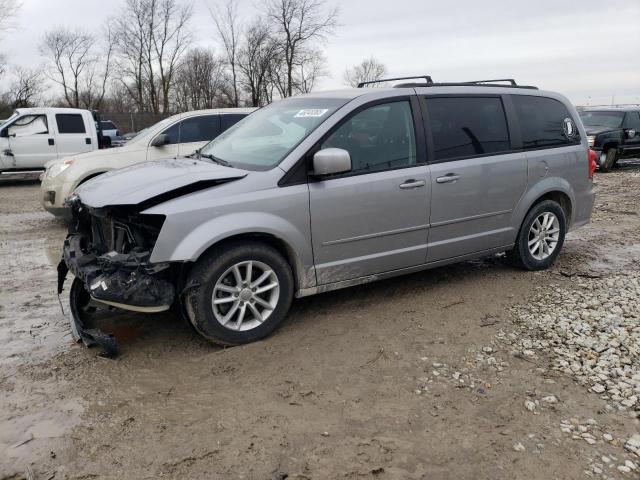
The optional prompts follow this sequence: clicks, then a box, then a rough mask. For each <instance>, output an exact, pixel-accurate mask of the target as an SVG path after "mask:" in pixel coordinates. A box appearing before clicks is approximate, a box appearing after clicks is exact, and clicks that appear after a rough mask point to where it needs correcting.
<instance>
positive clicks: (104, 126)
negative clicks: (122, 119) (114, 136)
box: [100, 122, 116, 130]
mask: <svg viewBox="0 0 640 480" xmlns="http://www.w3.org/2000/svg"><path fill="white" fill-rule="evenodd" d="M100 126H101V127H102V129H103V130H116V126H115V125H114V124H113V123H111V122H100Z"/></svg>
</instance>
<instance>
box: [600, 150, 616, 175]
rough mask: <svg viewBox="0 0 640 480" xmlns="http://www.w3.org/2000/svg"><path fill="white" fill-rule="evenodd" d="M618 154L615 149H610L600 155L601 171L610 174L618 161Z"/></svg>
mask: <svg viewBox="0 0 640 480" xmlns="http://www.w3.org/2000/svg"><path fill="white" fill-rule="evenodd" d="M617 157H618V152H617V150H616V149H615V148H608V149H607V150H603V151H602V153H600V171H602V172H610V171H611V169H612V168H613V166H614V165H615V164H616V162H617V161H618V158H617Z"/></svg>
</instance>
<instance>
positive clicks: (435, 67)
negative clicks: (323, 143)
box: [0, 0, 640, 105]
mask: <svg viewBox="0 0 640 480" xmlns="http://www.w3.org/2000/svg"><path fill="white" fill-rule="evenodd" d="M215 2H216V0H194V1H193V3H194V19H193V23H192V28H193V30H194V33H195V38H197V40H198V43H199V44H201V45H210V46H213V45H214V43H215V35H214V30H213V26H212V22H211V17H210V15H209V12H208V8H207V6H208V5H213V4H215ZM239 2H240V11H241V13H242V15H243V17H245V18H246V19H247V20H248V19H250V18H252V17H253V16H255V15H257V13H258V8H259V5H260V2H259V1H256V0H239ZM329 2H330V3H333V4H336V5H339V6H340V23H341V26H340V27H339V28H338V29H337V31H336V35H335V36H333V37H332V38H330V39H329V40H328V41H327V42H326V44H325V45H324V48H325V52H326V56H327V63H328V68H329V71H330V72H331V76H330V77H329V78H326V79H324V80H323V82H322V84H321V85H320V88H321V89H329V88H340V87H342V86H343V85H342V74H343V72H344V70H345V68H346V67H347V66H348V65H352V64H355V63H358V62H360V61H361V60H362V59H363V58H365V57H368V56H370V55H373V56H374V57H375V58H376V59H378V60H379V61H381V62H383V63H384V64H386V65H387V67H388V70H389V74H390V75H393V76H405V75H414V74H430V75H432V76H433V77H434V80H435V81H464V80H473V79H485V78H503V77H509V78H511V77H513V78H515V79H516V80H517V81H518V82H520V83H524V84H533V85H537V86H538V87H540V88H543V89H548V90H555V91H559V92H561V93H564V94H565V95H567V96H568V97H569V98H570V99H571V100H572V101H573V102H574V103H576V104H586V103H590V104H592V105H593V104H608V103H611V101H612V96H615V102H616V103H640V0H534V1H532V0H485V1H479V0H445V1H443V0H437V1H435V0H342V1H335V0H329ZM22 3H23V7H22V10H21V13H20V16H19V18H18V19H17V26H18V29H17V30H16V31H14V32H12V33H10V34H9V35H7V36H6V38H4V39H3V40H2V42H1V43H0V51H3V52H5V53H7V54H8V56H9V60H10V61H11V62H12V63H14V64H18V65H22V66H36V65H38V64H40V63H41V62H42V58H41V57H40V56H39V53H38V43H39V41H40V39H41V37H42V35H43V33H44V32H45V31H47V30H48V29H51V28H53V27H56V26H70V27H74V26H78V27H82V28H85V29H86V30H89V31H92V32H98V31H99V29H100V25H101V23H102V21H103V19H104V18H105V17H106V16H110V15H115V14H117V13H118V11H119V10H120V8H121V6H122V3H123V2H122V1H121V0H22Z"/></svg>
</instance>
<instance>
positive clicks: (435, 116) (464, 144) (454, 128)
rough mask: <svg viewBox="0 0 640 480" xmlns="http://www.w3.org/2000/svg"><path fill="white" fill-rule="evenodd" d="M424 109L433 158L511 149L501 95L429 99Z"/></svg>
mask: <svg viewBox="0 0 640 480" xmlns="http://www.w3.org/2000/svg"><path fill="white" fill-rule="evenodd" d="M427 110H428V112H429V123H430V126H431V133H432V136H433V149H434V156H435V160H452V159H455V158H466V157H473V156H477V155H486V154H489V153H497V152H506V151H508V150H509V149H510V148H511V144H510V141H509V129H508V128H507V120H506V117H505V113H504V107H503V106H502V100H500V98H497V97H440V98H428V99H427Z"/></svg>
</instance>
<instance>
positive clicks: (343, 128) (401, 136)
mask: <svg viewBox="0 0 640 480" xmlns="http://www.w3.org/2000/svg"><path fill="white" fill-rule="evenodd" d="M320 148H321V149H325V148H341V149H343V150H346V151H348V152H349V155H350V156H351V166H352V170H351V171H352V172H354V173H364V172H375V171H381V170H390V169H394V168H400V167H406V166H410V165H415V164H416V137H415V130H414V126H413V116H412V114H411V105H410V104H409V102H408V101H401V102H393V103H386V104H382V105H376V106H373V107H370V108H367V109H366V110H363V111H361V112H359V113H356V114H355V115H353V116H352V117H351V118H349V119H348V120H347V121H346V122H344V123H343V124H342V125H340V127H338V129H337V130H336V131H334V132H333V133H332V134H331V135H330V136H329V137H328V138H327V139H326V140H325V141H324V142H323V143H322V145H321V146H320Z"/></svg>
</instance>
